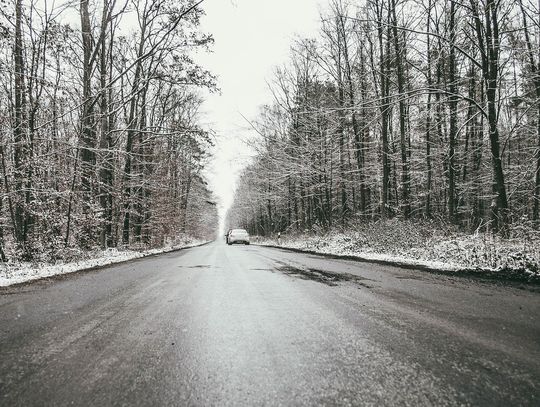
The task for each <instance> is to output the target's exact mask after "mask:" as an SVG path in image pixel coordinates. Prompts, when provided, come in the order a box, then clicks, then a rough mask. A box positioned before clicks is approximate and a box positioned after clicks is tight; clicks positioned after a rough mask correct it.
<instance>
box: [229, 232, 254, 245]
mask: <svg viewBox="0 0 540 407" xmlns="http://www.w3.org/2000/svg"><path fill="white" fill-rule="evenodd" d="M234 243H243V244H249V233H248V232H247V231H246V230H245V229H231V230H230V231H229V232H228V233H227V244H228V245H232V244H234Z"/></svg>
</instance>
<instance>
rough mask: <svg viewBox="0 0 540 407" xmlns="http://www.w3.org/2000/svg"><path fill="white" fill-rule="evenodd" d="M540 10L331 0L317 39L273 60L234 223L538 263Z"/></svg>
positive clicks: (394, 248) (394, 251) (430, 255)
mask: <svg viewBox="0 0 540 407" xmlns="http://www.w3.org/2000/svg"><path fill="white" fill-rule="evenodd" d="M538 7H539V6H538V3H537V2H532V1H528V0H516V1H514V0H503V1H492V0H470V1H467V2H457V1H453V0H452V1H446V2H444V1H424V2H417V1H408V0H403V1H395V0H366V1H363V2H352V1H347V0H332V1H330V2H329V7H328V8H327V9H326V10H325V11H323V12H322V14H321V18H320V33H319V35H318V36H317V37H316V38H298V39H297V40H296V41H294V43H293V44H292V45H291V58H290V61H289V63H288V64H286V65H284V66H281V67H278V68H277V69H276V72H275V77H274V81H273V82H272V83H271V86H272V90H273V94H274V96H275V101H274V103H273V104H271V105H268V106H263V107H261V114H260V116H259V117H258V118H257V119H256V120H254V121H253V122H252V126H253V129H254V130H255V131H256V133H257V136H256V137H255V138H254V140H253V143H252V145H253V148H254V150H255V151H256V152H257V154H256V156H255V158H254V159H253V162H252V163H251V164H250V165H249V166H248V167H247V168H246V169H245V171H244V173H243V175H242V176H241V178H240V181H239V182H238V186H237V190H236V199H235V203H234V205H233V206H232V208H231V209H230V211H229V214H228V224H230V225H234V226H242V227H245V228H246V229H248V230H249V232H250V233H251V234H253V235H259V236H262V237H272V238H273V237H274V236H276V234H277V233H278V232H280V233H282V235H283V239H284V244H287V243H286V242H288V241H289V240H287V239H289V238H288V237H287V236H293V237H292V238H291V239H292V240H290V242H299V243H298V244H300V245H305V246H308V247H315V248H324V247H325V246H328V245H331V244H335V245H336V246H337V247H338V250H339V251H346V252H351V253H354V252H374V253H379V254H385V255H391V256H403V257H407V258H410V259H424V260H429V261H440V262H444V263H450V264H456V265H459V266H461V267H481V268H491V269H494V268H498V269H505V268H508V269H523V270H530V271H531V272H537V270H538V263H539V262H538V256H539V254H538V253H539V252H540V240H539V238H538V233H539V226H540V59H539V55H540V54H539V50H540V25H539V24H540V23H539V22H540V10H539V8H538ZM296 237H298V238H296ZM291 244H296V243H291Z"/></svg>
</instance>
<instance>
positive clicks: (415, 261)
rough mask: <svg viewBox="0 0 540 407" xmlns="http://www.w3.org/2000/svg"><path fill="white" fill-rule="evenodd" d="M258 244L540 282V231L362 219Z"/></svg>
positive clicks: (286, 234)
mask: <svg viewBox="0 0 540 407" xmlns="http://www.w3.org/2000/svg"><path fill="white" fill-rule="evenodd" d="M253 241H254V242H255V243H257V244H262V245H272V246H281V247H286V248H293V249H299V250H305V251H310V252H316V253H324V254H332V255H339V256H353V257H358V258H362V259H368V260H375V261H383V262H388V263H394V264H398V265H399V264H403V265H409V266H412V265H418V266H425V267H427V268H430V269H440V270H446V271H456V272H458V271H467V272H475V273H479V274H489V275H492V276H496V277H502V278H507V279H513V280H520V281H527V282H535V283H540V251H539V250H538V248H539V247H540V232H539V231H537V230H532V229H530V228H517V227H516V228H513V236H512V237H509V238H503V237H501V236H500V235H496V234H491V233H490V234H486V233H473V234H470V233H465V232H462V231H459V230H458V229H457V228H456V227H455V226H454V225H450V224H441V223H436V224H435V223H434V222H431V221H420V222H418V221H414V222H413V221H403V220H398V219H391V220H386V221H382V220H380V221H375V222H370V223H366V222H362V221H358V222H355V223H354V224H351V225H349V226H348V227H347V228H346V229H342V228H334V229H332V230H330V231H317V230H313V231H311V232H305V233H296V232H292V233H290V234H289V233H284V234H281V235H280V237H279V239H278V236H277V234H276V235H274V236H270V237H269V236H267V237H256V238H254V239H253Z"/></svg>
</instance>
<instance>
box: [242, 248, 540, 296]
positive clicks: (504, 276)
mask: <svg viewBox="0 0 540 407" xmlns="http://www.w3.org/2000/svg"><path fill="white" fill-rule="evenodd" d="M252 244H253V245H255V246H261V247H271V248H274V249H281V250H286V251H290V252H294V253H304V254H311V255H316V256H322V257H326V258H329V259H336V260H352V261H357V262H361V263H372V264H379V265H382V266H391V267H398V268H402V269H409V270H419V271H425V272H428V273H433V274H440V275H446V276H453V277H465V278H475V279H482V280H490V281H501V282H512V283H524V284H527V285H530V286H539V287H540V277H539V276H535V275H531V274H529V273H527V272H525V271H521V270H492V269H484V268H480V267H478V268H459V269H444V268H438V267H432V266H428V265H426V264H415V263H405V262H400V261H392V260H384V259H370V258H366V257H362V256H355V255H347V254H332V253H324V252H317V251H315V250H305V249H298V248H295V247H286V246H278V245H268V244H259V243H252Z"/></svg>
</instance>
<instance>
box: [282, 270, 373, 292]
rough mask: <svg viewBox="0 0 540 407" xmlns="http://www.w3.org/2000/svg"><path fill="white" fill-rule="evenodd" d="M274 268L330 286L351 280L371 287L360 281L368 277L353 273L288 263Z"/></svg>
mask: <svg viewBox="0 0 540 407" xmlns="http://www.w3.org/2000/svg"><path fill="white" fill-rule="evenodd" d="M275 270H276V271H279V272H281V273H283V274H286V275H288V276H291V277H296V278H300V279H302V280H312V281H316V282H318V283H322V284H326V285H328V286H332V287H335V286H337V285H338V284H339V283H341V282H353V283H355V284H358V285H360V286H362V287H365V288H372V286H370V285H368V284H366V283H364V282H362V281H361V280H369V279H367V278H362V277H360V276H356V275H354V274H347V273H332V272H329V271H324V270H319V269H315V268H306V269H301V268H298V267H293V266H290V265H282V266H280V267H278V268H276V269H275Z"/></svg>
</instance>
